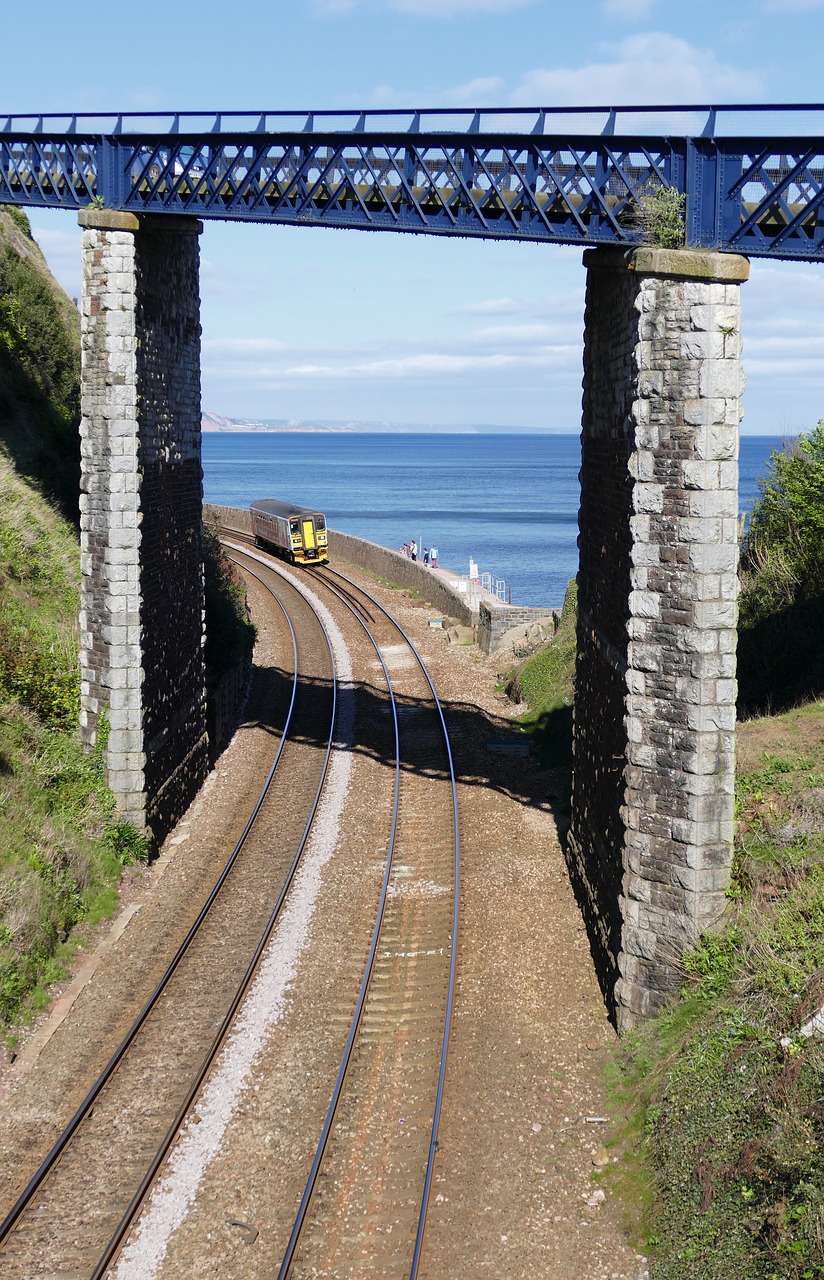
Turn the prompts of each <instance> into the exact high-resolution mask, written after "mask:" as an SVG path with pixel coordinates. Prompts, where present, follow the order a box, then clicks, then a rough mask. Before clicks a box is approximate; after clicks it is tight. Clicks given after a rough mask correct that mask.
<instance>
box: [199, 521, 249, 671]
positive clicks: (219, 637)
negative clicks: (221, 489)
mask: <svg viewBox="0 0 824 1280" xmlns="http://www.w3.org/2000/svg"><path fill="white" fill-rule="evenodd" d="M218 528H219V524H218V523H216V524H215V525H214V527H210V526H209V525H208V524H206V525H204V528H203V570H204V587H205V594H206V605H205V607H206V648H205V652H204V658H205V663H206V686H207V689H208V690H209V691H210V692H211V691H212V690H213V689H214V688H216V686H217V684H218V682H219V681H220V678H221V676H222V675H223V674H224V672H226V671H228V670H229V669H230V668H231V667H233V666H235V665H236V663H237V662H238V660H239V659H240V658H241V656H242V655H244V654H248V655H249V656H250V657H251V652H252V646H253V645H254V642H255V628H254V626H253V625H252V622H251V620H250V618H249V610H248V607H247V604H246V589H245V587H244V585H243V579H242V578H241V577H240V574H239V573H238V571H237V569H236V568H235V566H234V565H233V564H232V562H231V561H230V560H228V559H227V558H226V556H225V555H224V554H223V551H222V549H221V546H220V539H219V535H218Z"/></svg>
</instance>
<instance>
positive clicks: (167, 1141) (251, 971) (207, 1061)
mask: <svg viewBox="0 0 824 1280" xmlns="http://www.w3.org/2000/svg"><path fill="white" fill-rule="evenodd" d="M232 563H233V564H238V561H237V560H233V561H232ZM239 567H240V566H239ZM242 568H243V571H244V572H245V573H248V574H249V576H250V577H252V578H255V579H256V580H257V581H258V582H259V583H260V584H261V586H262V587H263V588H264V590H266V591H268V592H269V593H270V594H271V595H272V596H273V598H274V599H276V600H278V603H279V604H280V603H281V602H280V600H279V599H278V596H277V594H276V593H275V592H274V591H273V590H272V588H271V587H270V586H269V585H268V583H266V582H264V581H263V579H262V578H261V577H260V575H259V574H257V573H255V572H254V570H253V569H250V568H249V567H248V566H247V565H243V566H242ZM306 603H307V604H308V605H309V608H310V609H311V610H312V612H313V613H314V615H315V617H316V618H317V620H318V623H319V625H320V627H321V631H322V632H323V635H324V638H325V639H326V643H327V648H328V651H329V660H330V662H331V665H332V713H331V715H330V717H329V722H330V723H329V737H328V739H327V743H326V750H325V754H324V759H323V766H322V769H321V774H320V778H319V780H318V785H317V788H316V790H315V795H314V798H313V800H312V805H311V808H310V810H309V814H308V817H307V819H306V825H305V826H304V829H303V834H302V835H301V838H300V841H299V843H298V847H297V849H296V851H295V855H294V857H293V859H292V863H291V866H290V867H289V870H288V871H287V873H286V877H285V879H284V882H283V884H282V886H281V889H280V893H279V894H278V898H277V901H276V903H275V905H274V907H273V908H272V913H271V915H270V916H269V919H268V921H267V922H266V926H265V928H264V931H263V934H262V935H261V938H260V941H259V943H258V945H257V947H256V948H255V952H254V955H253V956H252V958H251V960H250V961H249V964H248V966H247V969H246V972H245V974H244V975H243V978H242V979H241V982H240V985H239V987H238V989H237V991H236V993H235V995H234V998H233V1000H232V1003H231V1005H230V1006H229V1009H228V1010H227V1012H226V1014H225V1016H224V1018H223V1021H222V1023H221V1025H220V1027H219V1029H218V1032H217V1035H216V1036H215V1038H214V1041H213V1042H212V1045H211V1046H210V1048H209V1050H208V1051H207V1053H206V1055H205V1056H204V1059H203V1062H202V1063H201V1065H200V1068H199V1070H198V1072H197V1075H196V1077H195V1078H194V1080H193V1081H192V1084H191V1086H190V1087H189V1091H188V1093H187V1094H186V1097H185V1098H184V1100H183V1102H182V1103H181V1104H180V1107H179V1108H178V1112H177V1115H176V1116H175V1118H174V1120H173V1121H172V1123H171V1125H170V1126H169V1128H168V1130H167V1133H166V1136H165V1137H164V1139H163V1142H162V1143H161V1146H160V1147H159V1148H158V1150H157V1152H156V1154H155V1156H154V1158H153V1160H152V1163H151V1165H150V1166H149V1169H148V1170H147V1171H146V1174H145V1175H144V1178H143V1180H142V1182H141V1183H140V1186H139V1187H138V1189H137V1191H136V1192H135V1194H134V1196H133V1198H132V1201H131V1203H130V1204H129V1207H128V1208H127V1210H126V1212H125V1213H124V1215H123V1217H122V1218H121V1220H120V1222H119V1223H118V1226H117V1228H116V1230H115V1232H114V1233H113V1235H112V1237H111V1239H110V1241H109V1243H108V1245H107V1246H106V1251H105V1253H104V1254H103V1256H102V1257H101V1259H100V1261H99V1262H98V1264H97V1267H96V1268H95V1270H94V1272H93V1273H92V1275H91V1277H90V1280H102V1277H103V1276H104V1275H105V1273H106V1271H107V1270H108V1268H109V1266H110V1265H111V1263H112V1262H113V1261H114V1259H115V1258H116V1256H117V1255H118V1253H119V1252H120V1249H121V1247H122V1245H123V1243H124V1240H125V1237H126V1234H127V1232H128V1231H129V1228H130V1227H131V1225H132V1222H133V1221H134V1219H135V1217H136V1216H137V1214H138V1212H139V1210H140V1208H141V1206H142V1204H143V1202H144V1200H145V1198H146V1196H147V1195H148V1193H149V1191H150V1189H151V1187H152V1184H153V1183H154V1180H155V1178H156V1177H157V1173H158V1171H159V1169H160V1167H161V1165H162V1163H163V1161H164V1160H165V1158H166V1155H167V1154H168V1151H169V1148H170V1147H171V1145H172V1143H173V1142H174V1140H175V1138H176V1137H177V1134H178V1132H179V1130H180V1127H181V1125H182V1123H183V1120H184V1119H185V1117H186V1114H187V1113H188V1111H189V1109H190V1107H191V1106H192V1105H193V1103H194V1102H195V1100H196V1099H197V1096H198V1094H199V1092H200V1089H201V1087H202V1085H203V1083H204V1081H205V1079H206V1076H207V1075H208V1073H209V1071H210V1070H211V1067H212V1065H213V1063H214V1061H215V1059H216V1057H217V1055H218V1054H219V1053H220V1050H221V1049H222V1047H223V1044H224V1042H225V1040H226V1037H227V1036H228V1034H229V1031H230V1030H231V1027H232V1023H233V1021H234V1018H235V1015H236V1013H237V1011H238V1009H239V1008H240V1005H241V1003H242V1002H243V999H244V997H245V995H246V992H247V991H248V989H249V987H250V985H251V983H252V980H253V978H254V976H255V973H256V971H257V967H258V964H259V963H260V959H261V956H262V955H263V952H264V950H265V949H266V946H267V944H268V942H269V939H270V937H271V936H272V932H273V930H274V928H275V925H276V924H277V921H278V919H279V917H280V913H281V911H282V909H283V903H284V901H285V899H286V895H287V893H288V892H289V889H290V887H291V885H292V881H293V880H294V877H295V872H296V871H297V869H298V865H299V863H300V859H301V856H302V854H303V850H304V848H305V847H306V841H307V840H308V838H309V832H310V830H311V827H312V823H313V821H314V818H315V814H316V812H317V808H318V804H319V803H320V797H321V792H322V790H323V784H324V782H325V780H326V774H327V771H328V768H329V759H330V756H331V753H332V739H333V735H334V729H335V720H336V716H337V671H336V666H335V655H334V653H333V652H332V646H331V644H330V642H329V636H328V633H327V631H326V628H325V626H324V625H323V622H322V620H321V618H320V616H319V614H318V613H317V611H316V610H315V608H314V607H313V605H312V603H311V601H306ZM285 616H286V617H287V621H288V622H289V628H290V630H291V632H292V637H293V640H294V634H295V633H294V629H293V627H292V622H291V619H289V617H288V614H286V615H285ZM290 711H291V708H290ZM257 807H258V808H259V805H258V806H257Z"/></svg>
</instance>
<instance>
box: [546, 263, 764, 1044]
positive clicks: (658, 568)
mask: <svg viewBox="0 0 824 1280" xmlns="http://www.w3.org/2000/svg"><path fill="white" fill-rule="evenodd" d="M584 264H585V266H586V267H587V271H588V274H587V303H586V324H585V350H584V384H583V385H584V399H583V404H584V408H583V432H582V470H581V508H580V517H579V525H580V538H579V545H580V570H579V577H578V583H579V593H578V600H579V621H578V658H577V667H576V692H575V728H574V746H573V761H574V763H573V775H574V776H573V797H572V822H571V833H570V842H569V859H570V867H571V871H572V873H573V878H574V881H575V883H576V888H577V890H578V895H579V900H580V901H581V904H582V907H583V909H584V913H585V917H586V920H587V926H588V930H589V934H590V940H591V943H592V945H593V950H594V952H595V955H596V962H597V964H598V967H599V971H600V977H601V982H602V987H603V990H604V993H605V995H606V997H607V1000H608V1002H609V1004H610V1005H611V1008H612V1011H613V1015H614V1017H615V1020H616V1023H617V1025H618V1027H619V1029H622V1028H626V1027H629V1026H631V1025H633V1023H634V1022H636V1021H637V1020H638V1019H639V1018H642V1017H645V1016H647V1015H650V1014H652V1013H654V1012H655V1011H656V1010H658V1009H659V1008H660V1007H661V1006H662V1005H663V1003H664V1002H665V1001H666V999H667V997H668V995H669V994H670V993H671V992H672V991H673V990H674V989H675V988H676V987H677V985H678V980H679V962H680V958H681V955H682V953H683V950H684V948H685V947H686V946H688V945H690V944H693V943H694V942H695V941H696V940H697V939H698V937H699V935H700V934H701V933H702V931H704V930H707V929H712V928H713V927H715V926H717V925H718V923H719V921H720V919H721V917H722V915H723V913H724V909H725V890H726V888H727V885H728V880H729V868H730V863H731V858H732V839H733V801H734V794H733V792H734V772H735V757H734V748H735V699H736V681H735V646H736V623H737V612H736V592H737V565H738V429H739V420H740V418H741V408H740V397H741V392H742V389H743V374H742V369H741V362H740V356H741V311H740V284H741V282H743V281H745V280H746V279H747V277H748V274H749V264H748V263H747V261H746V259H744V258H740V257H737V256H734V255H730V254H718V253H711V252H693V251H688V250H676V251H672V250H663V249H636V250H634V251H629V252H625V251H622V250H619V249H611V248H610V249H607V248H604V249H595V250H588V251H587V252H586V253H585V254H584Z"/></svg>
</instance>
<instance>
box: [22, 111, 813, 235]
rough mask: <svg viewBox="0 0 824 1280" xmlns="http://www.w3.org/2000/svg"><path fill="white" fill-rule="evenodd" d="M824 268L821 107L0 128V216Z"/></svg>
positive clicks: (173, 118) (202, 117)
mask: <svg viewBox="0 0 824 1280" xmlns="http://www.w3.org/2000/svg"><path fill="white" fill-rule="evenodd" d="M662 186H664V187H672V188H674V189H675V190H677V191H679V192H681V193H682V194H683V195H684V196H685V198H686V199H685V218H686V243H687V245H688V246H693V247H702V248H713V249H721V250H726V251H729V252H737V253H745V254H748V255H751V256H756V257H776V258H806V259H811V260H821V259H822V258H824V212H823V211H822V204H823V203H824V107H822V106H808V107H802V106H790V107H769V108H767V107H726V108H720V107H719V108H713V107H654V108H640V107H638V108H634V107H627V108H618V109H611V108H570V109H563V110H557V111H549V110H534V111H532V110H529V111H527V110H520V109H519V110H515V109H512V110H508V111H476V112H466V111H453V112H450V111H441V112H423V111H422V112H351V113H329V112H309V113H300V114H296V113H266V112H257V113H252V114H248V113H247V114H244V113H228V112H221V113H174V114H163V115H148V116H130V115H114V116H88V115H87V116H84V115H66V116H31V117H21V116H8V117H0V203H7V204H22V205H42V206H48V207H53V208H54V207H56V208H75V209H80V208H84V207H87V206H89V205H94V204H97V205H101V206H103V207H106V208H110V209H121V210H129V211H132V212H135V213H162V214H186V215H190V216H191V215H196V216H197V217H199V218H221V219H237V220H245V221H254V222H276V223H290V224H293V225H311V226H333V227H355V228H360V229H367V230H375V231H378V230H380V231H406V232H418V233H427V234H436V235H461V236H483V237H490V238H497V239H518V240H543V241H557V242H558V243H561V244H581V245H597V244H627V245H631V244H633V243H636V242H637V241H638V239H639V236H640V228H639V216H638V215H639V210H640V209H642V208H643V206H644V202H645V201H646V200H647V199H648V197H649V196H650V195H651V194H652V193H653V192H654V191H655V190H656V189H658V188H660V187H662Z"/></svg>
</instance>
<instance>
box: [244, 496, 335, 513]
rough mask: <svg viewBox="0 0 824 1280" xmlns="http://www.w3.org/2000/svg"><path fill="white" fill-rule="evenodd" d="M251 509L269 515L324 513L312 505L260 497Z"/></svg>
mask: <svg viewBox="0 0 824 1280" xmlns="http://www.w3.org/2000/svg"><path fill="white" fill-rule="evenodd" d="M249 510H250V511H260V512H261V513H262V514H263V515H267V516H285V517H288V516H319V515H322V514H323V513H322V512H320V511H316V510H314V509H313V508H312V507H296V506H295V505H294V504H293V503H291V502H279V501H278V499H277V498H260V499H258V501H257V502H253V503H252V504H251V505H250V507H249Z"/></svg>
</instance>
